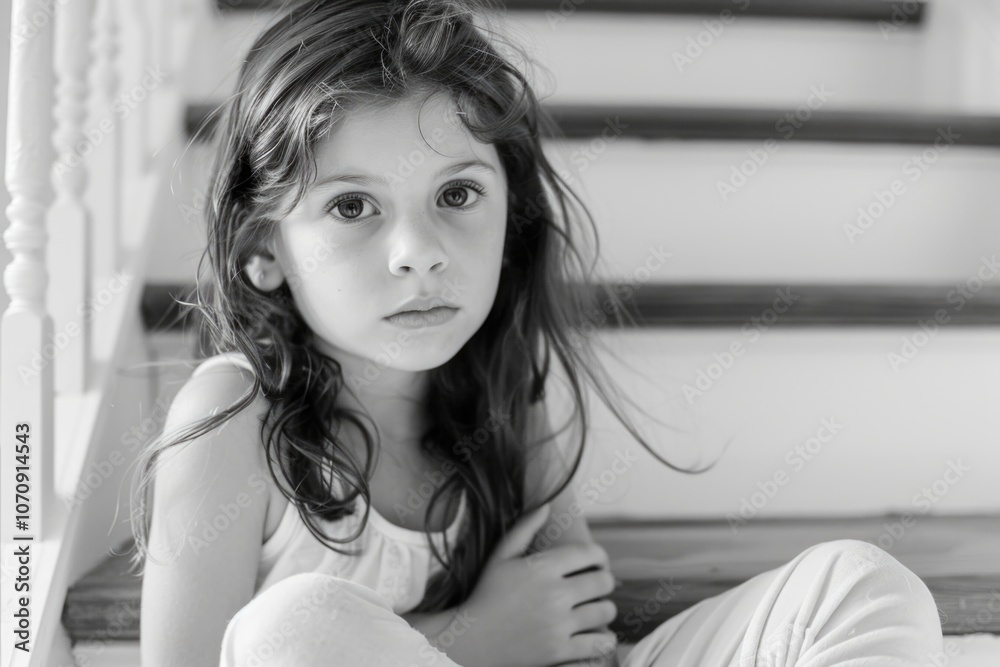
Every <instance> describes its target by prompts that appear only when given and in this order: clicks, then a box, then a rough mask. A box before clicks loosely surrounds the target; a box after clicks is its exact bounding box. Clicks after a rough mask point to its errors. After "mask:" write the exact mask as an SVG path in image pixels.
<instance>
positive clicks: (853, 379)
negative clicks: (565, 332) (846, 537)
mask: <svg viewBox="0 0 1000 667" xmlns="http://www.w3.org/2000/svg"><path fill="white" fill-rule="evenodd" d="M916 331H917V329H916V328H915V327H914V328H884V329H843V330H836V329H816V330H808V329H784V330H781V329H778V328H770V329H766V330H765V331H763V332H760V336H759V338H757V339H756V340H754V339H753V337H752V336H750V335H746V334H744V333H742V332H741V331H740V330H739V329H734V330H721V329H706V330H697V329H695V330H687V331H676V330H674V331H668V330H660V331H656V330H646V331H643V332H641V333H632V334H626V335H624V336H621V337H619V339H618V341H617V342H615V343H613V345H614V349H615V350H616V351H617V355H618V356H619V357H620V358H621V359H622V361H623V363H622V362H618V361H614V360H613V359H610V360H608V361H607V363H608V366H609V369H610V370H611V372H612V373H613V374H614V376H615V377H616V378H617V380H618V381H619V382H620V383H621V386H622V388H623V390H624V391H625V392H626V393H627V394H628V395H629V396H630V397H631V398H632V399H633V400H634V401H636V403H637V404H638V405H639V406H640V407H641V408H642V409H643V410H645V411H647V412H648V413H649V414H651V415H652V416H653V417H654V418H655V419H656V420H658V421H660V422H663V424H661V425H657V424H656V423H653V422H652V421H651V420H650V419H649V418H648V417H644V416H641V415H640V417H639V419H638V420H637V421H638V423H639V425H640V428H641V429H643V432H644V433H645V435H647V436H648V438H649V439H650V441H651V443H652V444H653V446H654V447H655V448H656V451H657V452H658V453H660V454H661V455H662V456H663V457H664V458H667V460H669V461H671V462H672V463H674V464H675V465H679V466H684V467H702V466H705V465H707V464H708V463H710V462H711V461H714V460H715V459H716V457H717V455H718V454H719V453H720V452H721V451H722V448H723V447H724V445H725V442H726V441H727V440H728V439H729V438H731V437H732V438H734V439H733V444H732V445H731V446H730V448H729V450H728V451H727V452H726V453H725V456H724V457H723V459H722V461H721V462H720V463H719V464H718V466H717V467H716V468H715V469H713V470H711V471H709V472H706V473H704V474H701V475H686V474H682V473H678V472H675V471H673V470H670V469H669V468H667V467H665V466H663V465H662V464H661V463H659V462H658V461H656V460H655V459H653V457H652V456H650V455H649V454H648V453H647V452H646V450H644V449H643V448H642V447H641V446H640V445H639V444H638V443H636V442H635V441H634V440H633V439H632V438H631V437H630V436H629V435H628V433H627V432H625V430H624V429H623V428H622V427H621V425H620V424H619V423H618V422H617V421H616V420H615V419H614V418H613V417H612V416H611V415H610V414H609V413H608V412H607V411H606V410H605V409H604V408H603V406H602V405H600V404H599V403H598V402H597V401H596V399H593V400H592V401H591V402H592V404H594V405H595V415H594V422H593V427H592V431H591V432H592V434H593V436H594V442H595V443H596V445H595V446H594V447H593V449H592V451H591V452H590V455H591V458H590V459H589V461H588V462H587V463H586V464H585V465H583V466H582V469H581V472H580V473H579V475H580V476H579V477H578V478H577V479H576V480H575V481H574V483H575V484H577V485H584V486H577V487H576V488H577V493H578V495H581V496H585V498H583V500H584V502H585V504H586V506H587V512H588V513H589V514H590V515H593V516H604V517H606V516H616V515H626V516H628V517H630V518H720V517H724V516H725V515H726V514H727V513H735V514H737V515H739V511H740V507H741V505H742V501H743V500H744V499H746V500H748V501H750V502H751V504H753V501H754V500H756V501H757V503H758V504H759V503H760V501H761V497H760V496H758V497H757V498H756V499H754V498H751V496H752V495H753V494H754V493H756V492H758V491H760V490H761V488H760V486H758V483H760V484H761V485H764V486H765V487H769V486H770V487H771V488H772V495H773V497H771V498H768V499H767V502H766V503H765V504H763V506H762V507H761V508H759V509H758V511H757V513H756V514H755V515H754V518H757V517H765V516H773V517H788V516H820V515H823V516H851V515H872V514H881V513H885V512H891V511H898V512H910V513H912V514H914V515H917V516H919V515H922V514H927V513H934V514H942V515H947V514H961V513H995V512H998V511H1000V490H998V489H997V486H996V471H997V470H998V469H1000V449H998V448H997V447H996V433H997V432H998V429H1000V412H998V411H997V410H996V403H997V395H996V378H997V377H1000V346H998V345H997V334H996V331H994V330H989V329H980V330H976V329H970V328H959V327H953V328H948V327H942V328H941V329H940V330H939V331H938V333H937V334H936V335H935V336H934V337H932V338H930V339H929V341H928V342H927V343H926V345H925V346H924V347H923V348H920V349H919V351H918V353H917V354H916V356H914V357H913V358H912V360H911V361H910V362H909V363H908V364H905V365H901V366H899V370H898V372H897V371H894V370H893V369H892V367H891V366H890V364H889V362H888V361H887V354H888V353H889V352H896V353H898V352H899V351H900V348H901V346H902V338H903V337H904V336H906V337H909V338H911V339H912V337H913V334H914V333H915V332H916ZM734 341H741V342H742V343H743V346H742V349H743V350H744V352H743V354H742V356H739V357H736V358H735V359H734V360H733V362H732V363H731V365H730V367H729V369H728V370H723V372H722V373H721V374H720V373H719V372H718V371H719V369H712V368H710V366H711V365H712V364H714V363H716V359H715V357H714V356H713V355H715V354H720V355H721V354H722V353H723V352H724V351H726V350H727V349H729V348H730V345H731V344H732V343H733V342H734ZM727 363H728V362H727ZM720 368H721V366H720ZM699 370H700V371H704V372H705V373H706V374H708V375H710V376H713V375H714V376H717V377H718V379H717V380H714V381H713V382H712V383H711V384H710V385H706V384H703V385H702V386H708V389H707V390H706V391H705V392H704V393H703V394H702V395H696V394H692V400H691V401H690V402H689V401H688V399H687V398H686V397H685V394H684V385H685V384H689V385H691V386H693V387H695V388H697V385H696V381H697V379H698V372H699ZM552 405H553V406H554V407H557V406H558V405H559V402H558V401H557V400H555V399H554V402H553V403H552ZM633 414H635V411H633ZM824 419H827V420H830V419H833V420H834V421H836V422H837V423H840V424H843V427H842V428H841V429H840V430H839V432H837V433H836V434H835V435H834V436H833V437H832V438H829V437H828V436H827V432H822V433H820V432H819V430H820V427H821V425H822V423H823V420H824ZM668 426H672V427H674V429H675V430H670V429H669V428H668ZM817 436H823V437H825V438H826V439H827V440H828V441H827V442H825V443H823V442H813V443H809V442H808V441H809V439H810V438H815V437H817ZM796 447H802V448H805V449H804V452H800V453H796V452H795V448H796ZM810 447H811V449H812V451H810V449H809V448H810ZM627 452H632V454H628V455H626V454H627ZM790 452H791V454H790ZM699 453H700V454H701V460H700V461H699ZM619 454H623V455H626V456H625V457H624V458H628V456H630V455H634V456H635V457H636V458H635V460H634V462H633V463H632V464H631V465H629V466H628V467H627V469H624V470H623V469H622V465H621V464H618V465H617V466H616V468H617V469H618V470H619V471H620V472H622V474H621V475H617V474H612V473H611V472H605V476H604V480H603V482H602V483H601V484H597V483H591V484H588V481H589V480H590V479H591V478H592V477H596V478H597V479H598V481H599V482H601V478H600V474H601V472H602V471H608V470H610V469H611V466H612V463H613V462H614V460H615V458H616V456H618V455H619ZM949 461H953V462H960V465H961V466H968V467H971V470H969V471H967V472H964V473H963V474H962V476H961V477H956V476H955V474H954V473H949V474H948V475H947V478H948V479H951V480H953V481H955V483H954V484H949V485H948V486H947V489H946V490H944V488H943V487H942V486H941V484H940V483H939V484H938V487H937V492H935V493H932V494H931V495H932V497H925V498H921V499H919V500H915V496H919V495H920V494H921V493H922V489H923V488H924V487H933V485H934V483H935V482H936V481H938V480H940V479H943V478H944V477H945V473H946V471H947V470H948V469H949ZM780 472H783V473H784V474H785V475H786V477H784V478H783V479H784V482H783V483H781V484H778V485H776V486H775V485H769V484H768V481H769V480H771V481H773V480H775V474H776V473H780ZM612 477H613V478H614V479H613V480H612ZM609 481H610V484H607V483H608V482H609ZM604 484H607V488H606V489H605V488H604ZM942 490H944V492H943V493H941V491H942ZM775 491H776V492H775ZM588 499H589V500H588Z"/></svg>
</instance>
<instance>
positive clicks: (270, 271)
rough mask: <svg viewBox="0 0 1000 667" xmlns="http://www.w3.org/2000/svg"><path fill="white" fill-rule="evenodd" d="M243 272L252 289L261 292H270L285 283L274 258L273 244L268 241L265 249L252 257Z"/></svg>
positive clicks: (282, 272)
mask: <svg viewBox="0 0 1000 667" xmlns="http://www.w3.org/2000/svg"><path fill="white" fill-rule="evenodd" d="M243 271H244V272H245V273H246V274H247V278H248V279H249V280H250V283H251V284H253V286H254V287H256V288H257V289H259V290H260V291H261V292H271V291H273V290H276V289H278V288H279V287H281V284H282V283H283V282H285V273H284V271H283V270H282V269H281V266H280V265H279V264H278V260H276V259H275V258H274V244H273V242H272V241H269V242H268V244H267V249H266V250H263V251H262V252H261V253H260V254H257V255H253V256H252V257H250V260H249V261H248V262H247V263H246V264H245V265H244V266H243Z"/></svg>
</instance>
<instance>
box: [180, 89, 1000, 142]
mask: <svg viewBox="0 0 1000 667" xmlns="http://www.w3.org/2000/svg"><path fill="white" fill-rule="evenodd" d="M817 90H819V92H818V93H817V94H819V95H822V94H825V93H824V92H823V91H822V90H820V89H818V88H817ZM543 106H544V107H545V108H546V109H547V110H548V111H549V112H550V113H551V114H552V115H553V117H554V118H555V120H556V122H557V124H558V126H559V130H560V131H561V132H562V134H563V135H564V136H565V137H566V138H567V139H590V138H592V137H599V136H601V133H602V132H604V131H605V130H606V129H607V128H608V127H609V124H610V123H611V122H612V121H613V122H614V124H615V126H618V127H627V131H625V132H626V134H627V136H628V137H629V138H641V139H657V140H658V139H701V140H719V141H734V140H737V141H766V140H768V139H773V140H775V141H779V140H780V141H824V142H837V143H859V144H915V145H925V146H931V145H933V144H934V142H935V140H937V139H938V138H939V137H941V134H940V133H941V132H942V130H943V129H950V130H952V131H953V133H954V135H955V136H952V137H949V139H950V141H951V143H952V144H954V145H955V146H988V147H993V148H995V147H998V146H1000V117H998V116H993V115H982V114H968V113H940V112H938V113H927V112H912V111H903V110H900V111H862V110H812V109H810V108H808V107H804V108H803V107H800V108H798V109H779V108H721V107H698V106H672V105H670V106H668V105H610V104H600V105H595V104H546V105H543ZM215 108H216V105H213V104H189V105H188V107H187V110H186V112H185V127H186V129H187V134H188V136H189V137H192V138H194V139H196V140H199V141H207V140H209V139H210V138H211V136H212V133H213V131H214V128H215V123H216V122H217V119H218V114H214V115H213V111H214V110H215ZM807 113H808V116H807V115H806V114H807ZM796 114H799V115H798V116H796ZM199 128H200V130H199ZM621 133H622V131H621V130H619V131H618V133H617V134H621ZM616 136H617V135H616Z"/></svg>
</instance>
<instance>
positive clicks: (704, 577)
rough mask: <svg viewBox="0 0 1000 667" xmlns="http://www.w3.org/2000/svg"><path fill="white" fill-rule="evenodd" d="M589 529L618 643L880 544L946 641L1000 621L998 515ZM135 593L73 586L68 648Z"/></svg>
mask: <svg viewBox="0 0 1000 667" xmlns="http://www.w3.org/2000/svg"><path fill="white" fill-rule="evenodd" d="M589 523H590V526H591V532H592V534H593V536H594V539H595V540H596V541H597V542H598V543H600V544H601V545H602V546H603V547H604V548H605V549H606V550H607V552H608V555H609V558H610V559H611V568H612V571H613V572H614V573H615V575H616V576H617V577H618V578H619V579H621V580H622V581H623V585H622V586H621V587H620V588H618V589H617V590H616V591H615V592H614V593H613V594H612V595H611V596H610V597H611V599H612V600H614V602H615V604H616V605H617V606H618V612H619V617H618V619H617V620H616V621H615V623H614V624H612V626H611V627H612V629H614V630H617V631H620V632H621V633H622V634H623V637H624V640H623V641H625V642H636V641H638V640H639V639H641V638H642V637H643V636H645V634H646V633H647V632H649V631H650V630H651V629H652V628H654V627H656V625H657V624H658V623H661V622H663V621H664V620H666V619H668V618H670V617H671V616H674V615H675V614H678V613H680V612H681V611H683V610H685V609H687V608H688V607H690V606H692V605H694V604H696V603H697V602H699V601H701V600H703V599H706V598H708V597H712V596H714V595H718V594H720V593H722V592H724V591H726V590H729V589H730V588H732V587H734V586H736V585H739V584H740V583H742V582H743V581H746V580H747V579H749V578H751V577H753V576H755V575H756V574H759V573H761V572H765V571H767V570H770V569H773V568H775V567H779V566H780V565H782V564H784V563H785V562H787V561H788V560H790V559H791V558H792V557H794V556H795V555H796V554H798V553H799V552H801V551H802V550H803V549H804V548H806V547H808V546H810V545H812V544H817V543H819V542H824V541H829V540H834V539H845V538H850V539H860V540H864V541H868V542H872V543H875V544H879V546H881V547H882V548H884V549H886V551H888V552H889V553H890V554H892V555H893V556H894V557H895V558H896V559H897V560H899V561H900V562H901V563H903V564H904V565H905V566H907V567H908V568H910V569H911V570H912V571H913V572H914V573H916V574H917V575H918V576H920V577H921V579H922V580H923V581H924V582H925V583H926V584H927V587H928V588H929V589H930V591H931V593H932V594H933V595H934V598H935V601H936V603H937V605H938V608H939V609H940V611H941V615H942V627H943V628H944V631H945V633H946V634H971V633H982V632H989V633H1000V615H998V614H995V613H983V614H979V612H982V611H983V610H987V611H988V610H989V605H991V604H993V605H994V606H995V604H996V599H997V598H998V596H1000V593H998V591H1000V515H972V516H951V517H941V516H933V515H923V516H921V515H916V516H914V515H897V514H887V515H884V516H873V517H859V518H792V519H763V518H762V519H749V520H747V521H746V523H745V524H744V525H739V524H733V525H731V524H730V522H729V521H726V520H693V521H689V520H670V521H660V520H655V521H652V520H651V521H643V520H638V521H637V520H634V519H614V518H601V519H593V520H591V521H590V522H589ZM894 523H898V524H899V525H900V526H901V527H902V531H903V532H902V533H900V532H899V528H893V527H892V526H893V524H894ZM733 526H735V528H736V530H735V531H734V529H733ZM894 534H895V535H898V537H892V536H893V535H894ZM885 536H889V537H885ZM890 538H891V541H890ZM880 539H881V543H880V542H879V540H880ZM131 546H132V544H131V541H127V542H126V543H124V544H122V545H120V546H118V547H117V548H116V549H115V551H116V552H117V553H119V554H127V553H128V552H129V551H130V550H131ZM665 581H666V582H668V583H670V584H672V585H675V586H676V588H675V589H673V590H674V591H675V592H674V593H673V594H672V595H671V596H670V597H669V599H668V600H667V601H666V602H664V603H658V607H657V609H656V613H651V614H650V618H651V619H652V620H651V621H650V622H649V623H643V624H641V625H640V627H638V628H636V627H635V625H636V624H635V623H634V622H633V623H629V624H627V625H626V624H624V623H623V619H624V617H625V615H626V614H628V613H630V612H632V611H633V610H634V609H635V608H636V607H637V606H639V605H643V604H644V603H645V601H647V600H649V599H652V596H655V594H656V592H657V590H658V589H659V588H661V587H662V586H663V585H664V582H665ZM141 594H142V579H141V577H140V576H137V575H134V574H130V573H129V565H128V556H127V555H119V556H109V557H108V558H107V559H105V560H104V561H103V562H102V563H101V564H100V565H98V566H97V567H95V568H94V569H93V570H91V571H90V572H89V573H88V574H86V575H85V576H84V577H82V578H81V579H80V580H79V581H77V582H76V583H75V584H74V585H73V586H72V587H70V589H69V591H68V592H67V595H66V605H65V607H64V609H63V623H64V625H65V626H66V629H67V630H68V631H69V633H70V636H71V637H73V639H74V640H95V639H103V638H105V635H104V632H105V630H106V628H108V627H109V626H112V627H113V628H114V634H113V636H112V635H108V636H107V638H108V639H121V640H132V639H136V638H138V636H139V609H140V605H141ZM661 597H662V596H661ZM977 614H979V616H978V617H977ZM983 619H986V620H985V621H984V620H983ZM653 621H655V622H653Z"/></svg>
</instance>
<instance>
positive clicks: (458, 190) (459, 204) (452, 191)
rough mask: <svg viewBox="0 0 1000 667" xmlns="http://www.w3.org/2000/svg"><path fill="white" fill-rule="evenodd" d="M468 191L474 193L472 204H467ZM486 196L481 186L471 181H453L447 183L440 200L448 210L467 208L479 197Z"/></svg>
mask: <svg viewBox="0 0 1000 667" xmlns="http://www.w3.org/2000/svg"><path fill="white" fill-rule="evenodd" d="M469 190H471V191H472V192H473V193H475V196H474V197H473V199H472V202H471V203H469V202H468V200H469ZM484 194H486V190H485V189H484V188H483V186H481V185H479V184H478V183H475V182H473V181H455V182H454V183H449V184H448V188H447V189H446V190H445V191H444V192H442V193H441V200H442V201H443V202H444V205H445V206H447V207H448V208H469V207H470V206H472V205H473V204H475V203H476V202H477V201H479V196H480V195H484Z"/></svg>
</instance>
